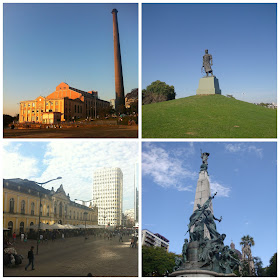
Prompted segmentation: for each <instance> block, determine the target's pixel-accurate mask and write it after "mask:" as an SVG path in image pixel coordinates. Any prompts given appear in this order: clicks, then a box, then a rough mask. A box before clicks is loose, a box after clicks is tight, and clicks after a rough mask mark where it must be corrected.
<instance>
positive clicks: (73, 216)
mask: <svg viewBox="0 0 280 280" xmlns="http://www.w3.org/2000/svg"><path fill="white" fill-rule="evenodd" d="M3 199H4V207H3V212H4V215H3V227H4V228H6V229H9V232H10V233H13V232H15V233H16V234H19V233H24V232H28V231H29V230H30V229H32V228H33V229H34V226H37V227H38V225H39V219H40V222H41V225H42V224H48V225H52V224H54V223H56V224H61V225H65V224H70V225H81V224H84V223H85V221H86V223H87V225H97V217H98V209H97V207H92V208H89V207H86V206H83V205H80V204H77V203H75V202H74V201H71V200H70V196H69V194H68V195H66V193H65V191H64V189H63V186H62V185H60V187H59V188H58V189H57V190H56V191H54V189H53V188H52V190H48V189H45V188H43V187H42V186H40V185H39V184H37V183H36V182H34V181H29V180H26V179H25V180H23V179H19V178H16V179H4V180H3ZM40 201H41V207H40V206H39V205H40ZM35 228H36V227H35Z"/></svg>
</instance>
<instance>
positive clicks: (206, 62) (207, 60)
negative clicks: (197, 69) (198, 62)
mask: <svg viewBox="0 0 280 280" xmlns="http://www.w3.org/2000/svg"><path fill="white" fill-rule="evenodd" d="M212 65H213V59H212V55H211V54H208V50H205V55H204V56H203V66H202V67H203V68H204V70H205V73H206V77H208V74H209V73H211V75H212V76H213V70H212V68H211V66H212Z"/></svg>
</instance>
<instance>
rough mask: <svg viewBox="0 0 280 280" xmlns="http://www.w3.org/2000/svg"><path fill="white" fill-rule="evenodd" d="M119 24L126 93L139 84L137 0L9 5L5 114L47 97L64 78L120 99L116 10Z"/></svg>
mask: <svg viewBox="0 0 280 280" xmlns="http://www.w3.org/2000/svg"><path fill="white" fill-rule="evenodd" d="M114 8H116V9H117V10H118V24H119V35H120V46H121V55H122V66H123V76H124V88H125V94H126V93H128V92H130V91H131V90H132V89H133V88H138V5H137V4H7V3H5V4H4V6H3V14H4V15H3V18H4V21H3V22H4V36H3V48H4V68H3V73H4V80H3V86H4V94H3V95H4V110H3V112H4V114H10V115H15V114H16V113H18V112H19V102H20V101H24V100H33V99H35V98H37V97H38V96H39V95H43V96H47V95H49V94H50V93H52V92H53V91H55V88H56V86H57V85H59V84H60V83H61V82H66V83H68V84H69V85H70V86H71V87H74V88H77V89H80V90H84V91H90V90H97V91H98V92H99V98H101V99H104V100H110V99H112V98H115V73H114V46H113V17H112V14H111V12H112V9H114Z"/></svg>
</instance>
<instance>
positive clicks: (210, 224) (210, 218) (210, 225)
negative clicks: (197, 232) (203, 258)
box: [202, 210, 222, 239]
mask: <svg viewBox="0 0 280 280" xmlns="http://www.w3.org/2000/svg"><path fill="white" fill-rule="evenodd" d="M203 215H204V217H203V218H202V219H203V222H204V223H205V225H206V227H207V229H208V231H209V233H210V236H211V239H213V238H217V237H218V236H219V235H220V234H219V233H218V232H217V229H216V223H215V221H218V222H221V221H222V217H221V218H220V219H217V218H216V217H215V216H214V215H213V214H212V212H211V211H210V210H206V211H205V212H204V213H203Z"/></svg>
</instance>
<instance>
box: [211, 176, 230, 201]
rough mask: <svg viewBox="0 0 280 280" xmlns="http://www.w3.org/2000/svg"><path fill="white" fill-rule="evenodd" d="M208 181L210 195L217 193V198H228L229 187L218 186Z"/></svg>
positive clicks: (216, 183) (214, 182)
mask: <svg viewBox="0 0 280 280" xmlns="http://www.w3.org/2000/svg"><path fill="white" fill-rule="evenodd" d="M209 181H210V187H211V193H212V195H213V194H214V193H216V192H217V196H220V197H229V193H230V188H229V187H227V186H223V185H222V184H220V183H218V182H216V181H212V180H211V179H210V180H209Z"/></svg>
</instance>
